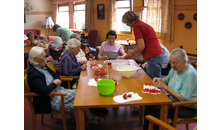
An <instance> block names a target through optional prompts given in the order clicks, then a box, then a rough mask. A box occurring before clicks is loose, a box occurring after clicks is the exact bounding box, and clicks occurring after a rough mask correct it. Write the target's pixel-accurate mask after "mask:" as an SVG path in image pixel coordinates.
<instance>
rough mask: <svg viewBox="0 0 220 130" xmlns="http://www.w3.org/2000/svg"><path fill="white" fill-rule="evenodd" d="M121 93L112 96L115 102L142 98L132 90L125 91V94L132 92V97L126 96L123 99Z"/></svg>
mask: <svg viewBox="0 0 220 130" xmlns="http://www.w3.org/2000/svg"><path fill="white" fill-rule="evenodd" d="M123 94H124V93H123ZM123 94H122V95H118V96H114V97H113V100H114V101H115V102H117V103H124V102H129V101H134V100H141V99H142V97H140V96H139V95H138V93H134V92H129V93H127V95H128V94H132V97H130V98H129V97H128V98H127V99H124V98H123Z"/></svg>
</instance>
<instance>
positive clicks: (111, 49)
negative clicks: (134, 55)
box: [98, 30, 126, 60]
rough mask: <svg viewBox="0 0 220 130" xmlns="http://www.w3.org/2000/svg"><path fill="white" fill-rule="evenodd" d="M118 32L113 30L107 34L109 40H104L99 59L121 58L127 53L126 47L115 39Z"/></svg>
mask: <svg viewBox="0 0 220 130" xmlns="http://www.w3.org/2000/svg"><path fill="white" fill-rule="evenodd" d="M116 38H117V34H116V32H115V31H113V30H111V31H109V32H108V33H107V34H106V39H107V41H105V42H103V43H102V45H101V47H100V49H99V54H98V59H99V60H108V59H116V58H118V59H121V58H123V56H124V55H125V54H126V53H125V51H124V48H123V46H122V45H120V44H119V43H116V42H115V40H116Z"/></svg>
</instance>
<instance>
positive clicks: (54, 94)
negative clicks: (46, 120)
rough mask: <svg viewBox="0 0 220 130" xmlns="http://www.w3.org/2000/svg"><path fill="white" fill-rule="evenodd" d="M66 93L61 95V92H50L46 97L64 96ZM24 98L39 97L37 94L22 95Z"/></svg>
mask: <svg viewBox="0 0 220 130" xmlns="http://www.w3.org/2000/svg"><path fill="white" fill-rule="evenodd" d="M66 95H67V93H61V92H51V93H50V94H48V96H66ZM24 96H40V95H39V94H37V93H24Z"/></svg>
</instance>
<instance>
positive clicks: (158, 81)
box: [153, 78, 168, 90]
mask: <svg viewBox="0 0 220 130" xmlns="http://www.w3.org/2000/svg"><path fill="white" fill-rule="evenodd" d="M153 85H154V86H155V87H157V88H161V89H165V90H166V88H167V87H168V86H167V85H166V84H164V83H163V82H162V81H161V79H160V78H156V79H154V80H153Z"/></svg>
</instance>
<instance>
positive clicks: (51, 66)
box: [46, 61, 56, 73]
mask: <svg viewBox="0 0 220 130" xmlns="http://www.w3.org/2000/svg"><path fill="white" fill-rule="evenodd" d="M46 64H47V66H48V67H49V68H50V69H51V70H53V71H54V72H55V73H56V69H55V67H54V65H53V63H52V62H51V61H47V63H46Z"/></svg>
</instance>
